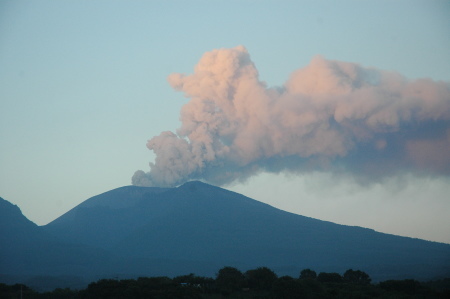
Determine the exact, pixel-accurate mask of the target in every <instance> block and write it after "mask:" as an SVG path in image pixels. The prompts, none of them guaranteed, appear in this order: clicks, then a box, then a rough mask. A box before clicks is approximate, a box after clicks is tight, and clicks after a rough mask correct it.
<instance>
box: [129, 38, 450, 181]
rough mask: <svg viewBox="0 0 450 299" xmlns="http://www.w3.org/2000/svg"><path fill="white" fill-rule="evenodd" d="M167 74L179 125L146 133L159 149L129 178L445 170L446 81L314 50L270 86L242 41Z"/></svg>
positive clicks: (449, 97)
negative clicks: (179, 100) (178, 103)
mask: <svg viewBox="0 0 450 299" xmlns="http://www.w3.org/2000/svg"><path fill="white" fill-rule="evenodd" d="M168 81H169V83H170V85H171V86H172V87H173V88H174V89H175V90H178V91H181V92H184V94H185V96H186V97H187V98H189V101H188V102H187V103H186V104H185V105H184V106H183V108H182V110H181V116H180V120H181V123H182V125H181V127H180V128H179V129H178V130H177V132H176V133H173V132H169V131H166V132H162V133H161V134H160V135H159V136H155V137H153V138H152V139H150V140H149V141H148V143H147V147H148V148H149V149H150V150H152V151H153V152H154V153H155V155H156V159H155V162H154V163H150V171H149V172H144V171H142V170H138V171H136V172H135V174H134V176H133V178H132V183H133V184H134V185H141V186H176V185H179V184H182V183H184V182H186V181H188V180H192V179H201V180H205V181H208V182H210V183H213V184H216V185H223V184H229V183H232V182H235V181H243V180H245V179H247V178H248V177H250V176H252V175H255V174H258V173H260V172H283V171H286V172H291V173H303V172H308V171H317V170H318V171H329V172H335V173H345V174H351V175H354V176H355V177H360V178H367V179H369V180H372V179H377V178H383V177H389V176H391V175H396V174H399V173H416V174H431V175H443V176H448V175H450V83H449V82H443V81H433V80H431V79H417V80H408V79H406V78H405V77H403V76H402V75H400V74H398V73H396V72H391V71H382V70H377V69H374V68H366V67H363V66H361V65H358V64H355V63H349V62H341V61H333V60H327V59H325V58H323V57H321V56H317V57H314V58H313V59H312V61H311V62H310V64H309V65H308V66H306V67H304V68H301V69H299V70H297V71H295V72H294V73H293V74H292V75H291V76H290V78H289V79H288V81H287V82H286V83H285V84H284V85H283V86H282V87H274V88H269V87H267V86H266V84H265V83H264V82H262V81H260V80H259V78H258V71H257V69H256V67H255V65H254V63H253V62H252V61H251V59H250V55H249V53H248V52H247V50H246V49H245V48H244V47H242V46H238V47H236V48H232V49H219V50H213V51H211V52H207V53H205V54H204V55H203V57H202V58H201V59H200V61H199V63H198V64H197V66H196V67H195V70H194V73H193V74H190V75H184V74H178V73H175V74H171V75H170V76H169V77H168Z"/></svg>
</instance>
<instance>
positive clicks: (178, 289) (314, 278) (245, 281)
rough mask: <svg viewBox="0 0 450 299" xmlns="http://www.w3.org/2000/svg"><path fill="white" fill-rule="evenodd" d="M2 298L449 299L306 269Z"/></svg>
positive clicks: (18, 289) (228, 271)
mask: <svg viewBox="0 0 450 299" xmlns="http://www.w3.org/2000/svg"><path fill="white" fill-rule="evenodd" d="M0 298H11V299H12V298H37V299H53V298H55V299H56V298H57V299H78V298H83V299H91V298H96V299H102V298H105V299H106V298H108V299H114V298H205V299H206V298H261V299H262V298H286V299H291V298H292V299H295V298H450V278H449V279H444V280H439V281H432V282H428V283H420V282H419V281H416V280H412V279H406V280H388V281H383V282H380V283H377V284H372V283H371V279H370V277H369V275H368V274H367V273H365V272H363V271H360V270H352V269H349V270H347V271H345V273H344V274H343V275H341V274H339V273H326V272H321V273H319V274H317V273H316V272H315V271H313V270H311V269H304V270H302V271H301V272H300V273H299V277H297V278H294V277H291V276H281V277H278V276H277V275H276V274H275V272H273V271H272V270H270V269H269V268H266V267H260V268H257V269H253V270H248V271H246V272H244V273H242V272H241V271H240V270H238V269H236V268H233V267H224V268H222V269H220V270H219V271H218V273H217V275H216V278H215V279H213V278H209V277H201V276H196V275H194V274H189V275H183V276H177V277H174V278H169V277H140V278H138V279H121V280H118V279H102V280H99V281H96V282H92V283H90V284H89V285H88V286H87V288H86V289H83V290H71V289H55V290H53V291H52V292H45V293H39V292H36V291H34V290H33V289H31V288H29V287H27V286H25V285H21V284H15V285H6V284H2V283H0Z"/></svg>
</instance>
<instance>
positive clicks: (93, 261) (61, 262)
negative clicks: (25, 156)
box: [0, 198, 108, 277]
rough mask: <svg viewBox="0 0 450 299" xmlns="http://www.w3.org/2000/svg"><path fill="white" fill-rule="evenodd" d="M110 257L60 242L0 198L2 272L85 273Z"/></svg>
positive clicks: (99, 251) (39, 273)
mask: <svg viewBox="0 0 450 299" xmlns="http://www.w3.org/2000/svg"><path fill="white" fill-rule="evenodd" d="M107 260H108V254H106V252H105V251H104V250H98V249H93V248H90V247H89V246H84V245H79V244H73V243H66V242H62V241H60V240H59V239H58V238H57V237H55V236H52V235H50V234H48V233H47V232H45V231H44V229H43V228H42V227H39V226H37V225H36V224H34V223H33V222H31V221H30V220H28V219H27V218H26V217H25V216H24V215H23V214H22V212H21V211H20V209H19V208H18V207H17V206H15V205H13V204H11V203H10V202H8V201H6V200H4V199H3V198H0V274H1V275H19V276H22V277H23V276H24V275H61V274H64V275H68V274H71V275H83V274H85V273H87V272H89V271H95V268H96V267H98V266H99V265H100V264H104V263H106V261H107Z"/></svg>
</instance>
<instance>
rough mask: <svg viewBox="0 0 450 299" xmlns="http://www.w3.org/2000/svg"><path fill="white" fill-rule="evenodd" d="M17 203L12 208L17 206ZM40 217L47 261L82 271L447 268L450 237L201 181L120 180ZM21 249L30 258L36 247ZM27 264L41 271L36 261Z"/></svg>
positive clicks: (382, 272) (396, 274) (429, 271)
mask: <svg viewBox="0 0 450 299" xmlns="http://www.w3.org/2000/svg"><path fill="white" fill-rule="evenodd" d="M2 206H3V205H2V204H1V203H0V208H1V207H2ZM17 209H18V208H17ZM17 209H13V208H11V209H10V210H11V211H13V210H15V211H16V212H14V213H16V216H17V215H18V214H17ZM0 210H3V209H0ZM5 210H8V209H5ZM1 212H2V211H0V213H1ZM19 212H20V209H19ZM11 214H13V212H11ZM0 215H1V214H0ZM20 215H22V217H23V218H25V219H26V217H25V216H23V214H21V213H20ZM27 221H29V220H27ZM30 222H31V221H30ZM31 223H32V222H31ZM5 225H6V226H7V225H8V224H7V223H3V224H2V227H3V228H2V229H4V226H5ZM33 227H35V230H36V232H35V233H34V234H35V235H37V236H41V237H39V238H41V239H42V238H44V237H42V236H45V238H47V240H51V241H49V242H48V244H44V243H45V242H44V243H42V242H41V241H36V242H37V244H38V246H37V247H38V248H46V247H47V249H48V250H50V251H54V252H59V253H58V254H57V256H58V259H57V261H58V264H57V265H55V264H52V260H51V255H50V256H49V255H47V256H46V258H45V260H46V263H47V265H45V267H43V268H42V269H48V272H49V273H50V274H52V273H53V274H58V273H61V272H64V273H65V274H69V275H80V276H82V277H85V279H88V278H87V277H89V278H90V279H92V277H94V276H95V277H102V276H103V277H111V276H112V275H117V273H120V275H122V276H124V277H131V276H136V275H140V276H150V275H153V276H161V275H167V276H175V275H183V274H186V273H196V274H198V275H204V276H213V275H214V273H215V272H216V271H217V270H218V269H220V268H221V267H223V266H235V267H237V268H240V269H243V270H245V269H251V268H256V267H260V266H266V267H269V268H271V269H273V270H274V271H276V272H277V273H278V274H279V275H291V276H298V273H299V271H300V270H302V269H305V268H311V269H314V270H316V271H325V272H343V271H345V270H347V269H349V268H353V269H360V270H363V271H366V272H367V273H369V274H370V275H371V277H372V278H373V279H374V281H378V280H385V279H397V278H414V279H432V278H437V277H446V276H450V245H449V244H444V243H439V242H432V241H426V240H421V239H417V238H409V237H401V236H395V235H391V234H384V233H380V232H376V231H375V230H373V229H369V228H363V227H359V226H347V225H342V224H336V223H333V222H328V221H322V220H318V219H314V218H310V217H306V216H301V215H297V214H294V213H290V212H287V211H283V210H281V209H277V208H275V207H272V206H270V205H268V204H265V203H262V202H259V201H256V200H254V199H251V198H249V197H246V196H244V195H242V194H239V193H236V192H232V191H228V190H226V189H222V188H219V187H216V186H211V185H208V184H205V183H202V182H188V183H186V184H183V185H181V186H179V187H177V188H151V187H136V186H124V187H120V188H116V189H113V190H110V191H107V192H104V193H102V194H99V195H96V196H93V197H91V198H89V199H87V200H85V201H83V202H82V203H80V204H79V205H77V206H76V207H74V208H73V209H71V210H70V211H68V212H66V213H65V214H63V215H62V216H60V217H58V218H57V219H55V220H54V221H52V222H50V223H49V224H47V225H44V226H36V225H35V224H34V226H33ZM39 238H38V239H39ZM45 238H44V239H45ZM11 240H14V238H11ZM10 242H12V243H14V242H15V241H14V242H13V241H10ZM16 243H17V242H16ZM3 244H5V243H3ZM70 244H72V245H70ZM32 245H33V244H32ZM14 246H15V248H21V245H20V244H16V245H14ZM33 246H36V244H35V245H33ZM52 246H56V248H59V249H58V250H59V251H58V250H56V251H55V249H54V248H53V247H52ZM32 248H35V247H32ZM64 250H66V251H68V252H67V253H64ZM19 253H20V252H19ZM8 254H10V255H11V254H13V252H11V251H8ZM20 254H22V257H23V256H25V257H27V258H28V259H31V260H33V254H32V252H31V253H30V252H21V253H20ZM40 254H41V255H42V252H41V253H40ZM4 257H6V253H2V258H4ZM20 258H21V257H17V256H16V257H13V258H12V259H11V260H15V261H17V260H20ZM34 258H35V259H37V260H39V258H37V257H34ZM74 259H75V260H77V262H76V263H74V262H73V260H74ZM35 264H36V263H35ZM37 264H39V263H37ZM72 264H76V266H75V267H73V266H71V265H72ZM39 265H41V267H42V263H41V264H39ZM23 266H24V267H25V268H26V264H23ZM9 267H11V264H9ZM2 269H6V268H3V267H2ZM62 269H63V270H62ZM28 270H29V271H28V272H27V273H28V274H35V275H37V274H42V271H41V272H40V268H39V267H38V266H36V267H34V268H33V267H31V268H30V269H28ZM19 272H20V271H19ZM19 272H17V271H16V272H14V273H16V274H17V273H18V274H20V273H19ZM0 274H8V273H2V272H1V270H0Z"/></svg>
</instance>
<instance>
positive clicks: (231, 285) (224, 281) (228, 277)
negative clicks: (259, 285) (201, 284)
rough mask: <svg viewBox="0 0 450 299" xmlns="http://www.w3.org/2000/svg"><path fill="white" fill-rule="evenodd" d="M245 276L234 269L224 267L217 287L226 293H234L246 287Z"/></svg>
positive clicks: (218, 277) (217, 280) (219, 274)
mask: <svg viewBox="0 0 450 299" xmlns="http://www.w3.org/2000/svg"><path fill="white" fill-rule="evenodd" d="M244 281H245V280H244V274H242V272H241V271H239V270H238V269H236V268H234V267H224V268H222V269H220V270H219V273H217V278H216V286H217V287H218V289H219V290H221V291H224V292H234V291H237V290H240V289H242V287H243V286H244Z"/></svg>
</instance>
